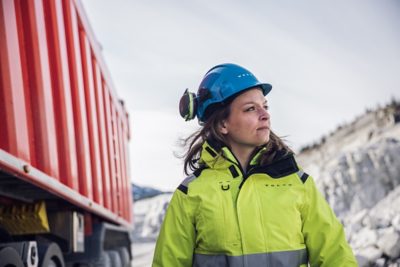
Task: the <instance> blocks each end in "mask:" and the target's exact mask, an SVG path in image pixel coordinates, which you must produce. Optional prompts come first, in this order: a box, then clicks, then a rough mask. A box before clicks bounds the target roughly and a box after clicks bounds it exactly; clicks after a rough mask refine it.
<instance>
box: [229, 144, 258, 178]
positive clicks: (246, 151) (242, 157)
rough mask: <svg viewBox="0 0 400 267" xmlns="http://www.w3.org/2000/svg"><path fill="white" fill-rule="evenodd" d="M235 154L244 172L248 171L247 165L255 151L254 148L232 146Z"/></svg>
mask: <svg viewBox="0 0 400 267" xmlns="http://www.w3.org/2000/svg"><path fill="white" fill-rule="evenodd" d="M231 150H232V153H233V155H235V157H236V159H237V160H238V161H239V164H240V166H241V167H242V170H243V172H244V173H246V172H247V165H248V163H249V161H250V156H251V154H252V153H253V151H254V148H251V147H232V148H231Z"/></svg>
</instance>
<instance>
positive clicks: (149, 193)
mask: <svg viewBox="0 0 400 267" xmlns="http://www.w3.org/2000/svg"><path fill="white" fill-rule="evenodd" d="M164 193H166V192H163V191H160V190H157V189H154V188H152V187H145V186H138V185H135V184H132V195H133V200H134V201H138V200H141V199H144V198H149V197H154V196H157V195H160V194H164Z"/></svg>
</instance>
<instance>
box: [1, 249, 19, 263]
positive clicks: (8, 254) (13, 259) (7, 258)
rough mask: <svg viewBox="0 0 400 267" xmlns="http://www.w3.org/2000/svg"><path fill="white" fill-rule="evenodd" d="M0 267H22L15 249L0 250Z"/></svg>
mask: <svg viewBox="0 0 400 267" xmlns="http://www.w3.org/2000/svg"><path fill="white" fill-rule="evenodd" d="M0 267H24V263H23V262H22V260H21V258H20V256H19V254H18V252H17V251H16V250H15V249H13V248H11V247H5V248H2V249H1V250H0Z"/></svg>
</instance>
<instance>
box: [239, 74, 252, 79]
mask: <svg viewBox="0 0 400 267" xmlns="http://www.w3.org/2000/svg"><path fill="white" fill-rule="evenodd" d="M246 76H253V74H251V73H243V74H239V75H238V76H237V77H238V78H242V77H246Z"/></svg>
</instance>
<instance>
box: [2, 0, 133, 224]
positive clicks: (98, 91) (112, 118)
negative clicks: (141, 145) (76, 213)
mask: <svg viewBox="0 0 400 267" xmlns="http://www.w3.org/2000/svg"><path fill="white" fill-rule="evenodd" d="M0 45H1V46H0V69H1V72H0V73H1V74H0V75H1V76H0V171H1V173H2V174H0V203H1V200H2V199H3V202H4V201H5V200H4V199H6V200H7V201H14V200H18V201H26V202H34V201H36V200H39V199H41V198H42V197H44V196H43V192H45V193H46V194H47V193H48V195H49V196H51V197H45V198H46V199H58V200H59V201H60V200H61V201H63V202H65V203H68V205H71V207H76V208H78V209H79V210H80V211H82V212H83V213H84V214H85V216H87V214H89V215H90V216H89V217H91V216H93V217H96V218H98V219H100V220H105V221H108V222H111V223H114V224H116V225H123V226H127V227H131V225H132V196H131V183H130V177H129V155H128V141H129V135H130V133H129V122H128V114H127V111H126V109H125V107H124V105H123V102H122V101H121V100H119V99H118V97H117V95H116V92H115V88H114V85H113V83H112V81H111V79H110V75H109V72H108V71H107V68H106V65H105V64H104V61H103V59H102V56H101V48H100V46H99V44H98V42H97V41H96V39H95V37H94V35H93V32H92V30H91V28H90V25H89V23H88V20H87V18H86V15H85V13H84V10H83V8H82V5H81V3H80V1H78V0H55V1H53V0H34V1H30V0H28V1H14V0H1V1H0ZM4 174H7V175H4ZM85 224H86V222H85Z"/></svg>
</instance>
